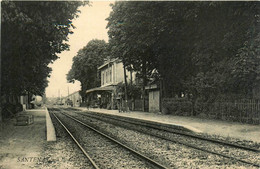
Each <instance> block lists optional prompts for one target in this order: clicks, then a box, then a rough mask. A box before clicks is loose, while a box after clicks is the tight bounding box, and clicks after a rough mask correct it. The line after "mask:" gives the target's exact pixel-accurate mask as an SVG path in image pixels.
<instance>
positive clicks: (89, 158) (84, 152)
mask: <svg viewBox="0 0 260 169" xmlns="http://www.w3.org/2000/svg"><path fill="white" fill-rule="evenodd" d="M52 114H53V116H54V117H55V118H56V119H57V120H58V122H59V123H60V124H61V126H62V127H63V128H64V129H65V130H66V131H67V133H68V134H69V135H70V137H71V138H72V139H73V141H74V142H75V143H76V144H77V146H78V147H79V148H80V150H81V151H82V152H83V154H84V155H85V156H86V157H87V158H88V160H89V161H90V162H91V164H92V165H93V167H94V168H95V169H99V167H98V166H97V164H96V163H95V162H94V161H93V160H92V158H91V157H90V156H89V155H88V153H87V152H86V151H85V150H84V148H83V147H82V146H81V145H80V144H79V142H78V141H77V139H76V138H75V137H74V136H73V135H72V134H71V132H70V131H69V129H68V128H67V127H66V126H65V125H64V124H63V123H62V122H61V121H60V119H59V118H58V117H57V116H56V115H55V114H54V113H52Z"/></svg>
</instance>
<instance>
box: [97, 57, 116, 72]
mask: <svg viewBox="0 0 260 169" xmlns="http://www.w3.org/2000/svg"><path fill="white" fill-rule="evenodd" d="M115 61H119V59H118V58H115V59H111V60H108V61H106V62H105V63H104V64H103V65H101V66H99V67H98V70H100V69H102V68H103V67H105V66H107V65H108V64H109V63H113V62H115Z"/></svg>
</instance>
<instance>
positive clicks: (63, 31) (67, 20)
mask: <svg viewBox="0 0 260 169" xmlns="http://www.w3.org/2000/svg"><path fill="white" fill-rule="evenodd" d="M83 4H84V3H83V2H11V1H3V2H2V23H1V24H2V32H1V35H2V42H4V43H3V44H2V80H1V85H2V86H1V87H2V92H4V94H10V93H14V94H16V95H20V94H23V93H24V92H25V91H28V92H31V93H33V94H40V95H42V94H43V93H44V90H45V87H46V86H47V81H46V78H47V77H48V76H49V73H50V71H51V69H50V68H48V64H49V63H51V62H53V61H54V60H56V59H57V58H58V57H57V53H61V52H62V51H63V50H67V49H68V48H69V46H68V44H66V43H64V41H67V40H68V38H67V36H68V34H71V33H73V32H72V30H71V28H73V27H74V26H73V24H72V19H73V18H75V17H77V13H78V12H79V11H78V10H77V9H78V7H79V6H81V5H83ZM57 9H59V10H57Z"/></svg>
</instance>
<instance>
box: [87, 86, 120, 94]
mask: <svg viewBox="0 0 260 169" xmlns="http://www.w3.org/2000/svg"><path fill="white" fill-rule="evenodd" d="M114 90H116V87H115V86H104V87H96V88H92V89H89V90H87V91H86V93H91V92H95V91H110V92H113V91H114Z"/></svg>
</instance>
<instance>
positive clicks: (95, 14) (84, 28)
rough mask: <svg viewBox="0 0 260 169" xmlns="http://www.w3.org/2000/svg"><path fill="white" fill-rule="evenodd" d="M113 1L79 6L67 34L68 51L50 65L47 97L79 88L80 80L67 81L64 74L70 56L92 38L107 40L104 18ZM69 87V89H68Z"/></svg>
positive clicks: (68, 64) (64, 93)
mask: <svg viewBox="0 0 260 169" xmlns="http://www.w3.org/2000/svg"><path fill="white" fill-rule="evenodd" d="M112 2H113V1H94V2H91V6H85V7H81V8H80V11H81V13H80V14H79V17H78V18H76V19H75V20H73V24H74V26H76V29H74V30H73V32H74V34H72V35H69V41H68V44H69V45H70V51H64V52H62V53H61V54H59V57H60V59H58V60H56V61H55V62H54V63H53V64H51V65H50V67H51V68H52V69H53V70H52V73H51V77H50V78H49V79H48V80H49V86H48V87H47V88H46V96H47V97H58V96H59V91H60V95H61V96H67V95H68V91H69V93H70V94H71V93H73V92H75V91H78V90H80V82H76V83H74V84H72V83H67V80H66V74H67V73H68V71H69V70H70V69H71V66H72V58H73V57H74V56H76V54H77V51H78V50H79V49H81V48H83V47H84V46H86V45H87V43H88V42H89V41H90V40H92V39H100V40H102V39H104V40H105V41H106V42H107V41H108V35H107V29H106V25H107V21H106V20H105V19H106V18H107V17H108V16H109V13H110V11H111V10H112V9H111V7H110V6H109V4H110V3H112ZM68 89H69V90H68Z"/></svg>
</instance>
